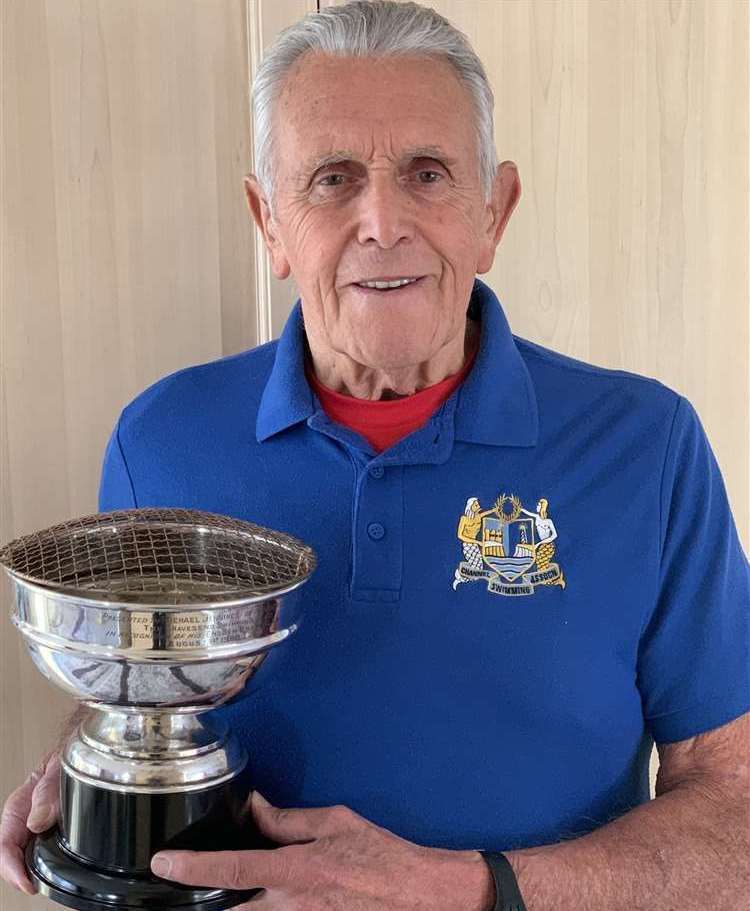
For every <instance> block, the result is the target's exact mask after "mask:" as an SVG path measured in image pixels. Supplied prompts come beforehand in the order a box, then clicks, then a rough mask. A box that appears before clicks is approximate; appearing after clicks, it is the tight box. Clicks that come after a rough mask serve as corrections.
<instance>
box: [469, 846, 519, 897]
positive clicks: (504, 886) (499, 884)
mask: <svg viewBox="0 0 750 911" xmlns="http://www.w3.org/2000/svg"><path fill="white" fill-rule="evenodd" d="M479 853H480V854H481V855H482V857H483V858H484V861H485V863H486V864H487V866H488V867H489V868H490V872H491V873H492V878H493V879H494V881H495V894H496V895H497V900H496V901H495V907H494V908H493V909H492V911H526V905H525V904H524V903H523V898H522V897H521V890H520V889H519V888H518V881H517V880H516V874H515V873H514V872H513V867H512V866H511V865H510V861H509V860H508V858H507V857H506V856H505V855H504V854H500V853H497V852H493V851H480V852H479Z"/></svg>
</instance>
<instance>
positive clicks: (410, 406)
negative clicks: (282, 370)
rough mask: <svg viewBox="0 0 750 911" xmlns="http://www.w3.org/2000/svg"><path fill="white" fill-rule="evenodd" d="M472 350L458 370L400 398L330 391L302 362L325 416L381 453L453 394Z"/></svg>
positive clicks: (468, 367)
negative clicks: (378, 398)
mask: <svg viewBox="0 0 750 911" xmlns="http://www.w3.org/2000/svg"><path fill="white" fill-rule="evenodd" d="M476 353H477V349H476V348H475V349H474V353H473V354H472V355H471V357H470V358H469V359H468V360H467V361H466V363H465V364H464V366H463V367H462V368H461V370H460V371H459V372H458V373H454V374H453V376H447V377H446V378H445V379H444V380H441V381H440V382H439V383H435V384H434V385H433V386H427V387H425V388H424V389H420V390H419V392H415V393H414V394H413V395H407V396H405V397H404V398H402V399H391V400H385V401H383V400H376V401H373V400H371V399H356V398H354V397H353V396H351V395H344V394H343V393H341V392H334V390H333V389H329V388H328V386H324V385H323V384H322V383H321V382H320V380H319V379H318V378H317V377H316V376H315V374H314V372H313V369H312V365H311V364H310V362H309V360H306V362H305V375H306V376H307V381H308V382H309V383H310V386H311V387H312V389H313V391H314V392H315V394H316V395H317V396H318V398H319V399H320V404H321V405H322V407H323V410H324V411H325V413H326V414H327V415H328V417H329V418H330V419H331V420H332V421H335V422H336V423H337V424H343V425H344V426H345V427H348V428H349V429H350V430H353V431H355V432H356V433H359V434H361V435H362V436H363V437H364V438H365V439H366V440H367V441H368V442H369V443H370V444H371V445H372V447H373V448H374V449H375V450H376V451H377V452H382V451H383V450H384V449H388V447H389V446H392V445H393V444H394V443H395V442H396V441H397V440H400V439H401V438H402V437H405V436H407V435H408V434H410V433H413V432H414V431H415V430H416V429H417V428H418V427H421V426H422V425H423V424H425V423H426V422H427V420H428V419H429V418H430V416H431V415H432V414H434V412H435V411H437V409H438V408H439V407H440V406H441V405H442V404H443V402H444V401H445V400H446V399H448V398H450V396H451V395H453V393H454V392H455V391H456V389H458V387H459V386H460V385H461V383H462V382H463V381H464V379H465V378H466V376H467V375H468V373H469V371H470V370H471V368H472V366H473V364H474V359H475V358H476Z"/></svg>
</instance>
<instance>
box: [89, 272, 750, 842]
mask: <svg viewBox="0 0 750 911" xmlns="http://www.w3.org/2000/svg"><path fill="white" fill-rule="evenodd" d="M468 312H469V315H470V316H471V317H472V318H475V319H478V320H480V321H481V341H480V349H479V352H478V354H477V359H476V362H475V364H474V367H473V369H472V371H471V373H470V374H469V376H468V377H467V379H466V380H465V382H464V383H463V385H462V386H461V387H460V388H459V389H458V390H457V391H456V393H454V395H453V396H451V397H450V398H449V399H448V400H447V401H446V402H445V403H444V404H443V405H442V406H441V407H440V408H439V409H438V410H437V411H436V412H435V413H434V414H433V415H432V417H431V418H430V419H429V420H428V421H427V422H426V423H425V424H424V425H423V426H422V427H420V428H419V429H417V430H416V431H414V432H413V433H412V434H410V435H409V436H408V437H406V438H404V439H402V440H400V441H399V442H397V443H396V444H394V445H393V446H392V447H390V448H389V449H387V450H385V451H384V452H382V453H381V454H379V455H378V454H376V453H375V452H374V451H373V449H372V448H371V447H370V446H369V444H368V443H367V442H366V441H365V440H364V439H363V438H362V437H361V436H359V435H358V434H355V433H353V432H351V431H349V430H347V429H346V428H344V427H342V426H339V425H337V424H335V423H333V422H331V421H330V420H329V419H328V418H327V417H326V415H325V413H324V412H323V411H322V410H321V408H320V404H319V402H318V400H317V398H316V397H315V395H314V394H313V393H312V392H311V390H310V388H309V386H308V384H307V381H306V379H305V376H304V370H303V356H304V325H303V319H302V312H301V308H300V304H299V302H297V305H296V306H295V308H294V310H293V311H292V314H291V316H290V317H289V320H288V322H287V324H286V327H285V329H284V331H283V334H282V336H281V338H280V339H279V340H278V341H275V342H271V343H269V344H266V345H262V346H260V347H258V348H255V349H253V350H251V351H247V352H243V353H242V354H239V355H235V356H233V357H228V358H223V359H221V360H218V361H214V362H211V363H209V364H203V365H199V366H195V367H190V368H188V369H186V370H182V371H180V372H178V373H176V374H173V375H171V376H168V377H166V378H164V379H162V380H160V381H159V382H158V383H156V384H155V385H154V386H152V387H150V388H149V389H147V390H146V391H145V392H143V393H142V394H141V395H140V396H138V397H137V398H136V399H135V401H133V402H132V403H131V404H130V405H128V406H127V407H126V408H125V409H124V411H123V412H122V415H121V416H120V419H119V421H118V424H117V427H116V428H115V431H114V433H113V435H112V439H111V440H110V443H109V446H108V448H107V452H106V456H105V460H104V468H103V473H102V479H101V488H100V502H99V507H100V509H101V510H102V511H106V510H111V509H116V508H127V507H133V506H180V507H188V508H195V509H204V510H209V511H211V512H218V513H224V514H227V515H231V516H236V517H238V518H242V519H246V520H249V521H252V522H256V523H259V524H261V525H266V526H268V527H271V528H274V529H278V530H281V531H285V532H288V533H290V534H293V535H296V536H297V537H299V538H301V539H302V540H303V541H305V542H306V543H308V544H310V545H311V546H312V547H313V548H314V549H315V551H316V553H317V556H318V568H317V570H316V571H315V573H314V574H313V576H312V577H311V578H310V580H309V581H308V582H307V583H306V584H305V585H304V586H303V587H302V588H301V589H299V590H298V591H297V592H294V593H292V594H291V595H289V596H288V598H287V601H286V603H285V605H284V608H283V610H284V611H285V612H292V611H293V612H294V615H295V616H298V617H299V618H300V619H301V623H300V627H299V630H298V631H297V633H295V635H294V636H292V637H291V638H290V639H289V640H288V641H286V642H284V643H283V644H281V645H280V646H279V647H277V648H276V649H274V650H272V651H271V652H270V653H269V655H268V657H267V658H266V660H265V662H264V663H263V664H262V665H261V667H260V669H259V670H258V671H257V673H256V675H255V676H254V677H253V678H252V679H251V680H250V681H249V682H248V684H247V686H246V688H245V691H244V692H243V694H242V696H241V697H240V698H236V699H234V700H232V702H230V703H228V704H227V705H225V706H222V707H220V708H217V709H215V710H213V711H214V713H215V715H216V716H222V717H223V718H225V719H226V720H227V721H228V722H229V723H230V725H231V727H232V729H233V730H234V732H235V733H236V734H237V736H238V737H239V738H240V739H241V740H242V741H243V743H244V744H245V746H246V747H247V749H248V752H249V755H250V759H249V762H250V766H251V770H252V774H253V776H254V780H255V783H256V786H257V787H258V788H259V790H260V791H261V792H263V793H264V794H265V795H266V796H267V797H268V798H269V800H271V801H272V802H274V803H275V804H276V805H278V806H286V807H292V806H297V807H312V806H330V805H333V804H339V803H341V804H346V805H347V806H349V807H351V808H352V809H354V810H356V811H357V812H358V813H360V814H362V815H363V816H365V817H366V818H368V819H370V820H372V821H373V822H375V823H377V824H378V825H381V826H384V827H385V828H388V829H390V830H391V831H393V832H396V833H397V834H399V835H401V836H402V837H404V838H408V839H409V840H411V841H414V842H417V843H420V844H424V845H430V846H434V847H445V848H454V849H482V850H494V851H501V850H509V849H512V848H516V847H527V846H531V845H537V844H545V843H550V842H557V841H560V840H561V839H564V838H570V837H575V836H577V835H581V834H584V833H585V832H587V831H590V830H592V829H594V828H597V827H598V826H600V825H602V824H604V823H606V822H608V821H609V820H610V819H613V818H615V817H617V816H619V815H621V814H622V813H624V812H626V811H627V810H629V809H631V808H632V807H634V806H637V805H638V804H640V803H643V802H645V801H646V800H648V799H649V782H648V760H649V755H650V751H651V747H652V745H653V742H654V740H655V741H656V742H657V743H665V742H673V741H677V740H682V739H686V738H688V737H691V736H693V735H695V734H699V733H702V732H704V731H707V730H710V729H712V728H715V727H718V726H720V725H722V724H725V723H726V722H728V721H731V720H733V719H734V718H737V717H739V716H740V715H741V714H743V713H744V712H746V711H748V709H750V570H749V568H748V562H747V558H746V556H745V554H744V553H743V550H742V547H741V544H740V541H739V538H738V535H737V530H736V527H735V523H734V521H733V518H732V515H731V511H730V508H729V504H728V501H727V495H726V490H725V486H724V483H723V480H722V477H721V473H720V471H719V468H718V466H717V464H716V460H715V458H714V455H713V453H712V451H711V448H710V445H709V443H708V440H707V439H706V435H705V433H704V430H703V428H702V426H701V424H700V421H699V419H698V416H697V414H696V413H695V410H694V409H693V407H692V406H691V404H690V403H689V402H688V401H687V400H686V399H685V398H683V397H681V396H680V395H678V394H677V393H675V392H674V391H672V390H671V389H669V388H667V387H666V386H664V385H663V384H661V383H660V382H658V381H656V380H653V379H649V378H646V377H642V376H638V375H636V374H633V373H628V372H626V371H621V370H609V369H605V368H601V367H596V366H593V365H590V364H586V363H583V362H581V361H577V360H574V359H572V358H569V357H565V356H563V355H561V354H559V353H556V352H554V351H551V350H549V349H547V348H544V347H542V346H540V345H537V344H534V343H532V342H529V341H526V340H524V339H521V338H519V337H517V336H514V335H513V334H512V333H511V331H510V328H509V326H508V323H507V320H506V318H505V315H504V313H503V310H502V307H501V305H500V302H499V301H498V299H497V297H496V296H495V294H494V293H493V292H492V291H491V289H490V288H489V287H488V286H487V285H486V284H484V283H483V282H481V281H480V280H478V279H477V280H476V282H475V284H474V288H473V291H472V295H471V300H470V302H469V311H468ZM376 468H382V469H383V471H382V472H380V471H374V472H373V471H372V469H376Z"/></svg>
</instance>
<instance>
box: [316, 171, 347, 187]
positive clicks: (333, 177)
mask: <svg viewBox="0 0 750 911" xmlns="http://www.w3.org/2000/svg"><path fill="white" fill-rule="evenodd" d="M338 178H340V180H338ZM345 179H346V176H345V175H344V174H326V175H325V177H321V178H320V180H319V181H318V183H319V184H320V185H321V186H324V187H340V186H341V184H342V183H343V182H344V180H345ZM328 181H331V183H328ZM334 181H336V182H334Z"/></svg>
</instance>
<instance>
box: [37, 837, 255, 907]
mask: <svg viewBox="0 0 750 911" xmlns="http://www.w3.org/2000/svg"><path fill="white" fill-rule="evenodd" d="M26 866H27V868H28V870H29V873H30V874H31V878H32V880H33V881H34V884H35V885H36V887H37V889H38V890H39V892H40V893H41V894H42V895H45V896H46V897H47V898H50V899H52V901H55V902H58V903H59V904H61V905H65V906H66V907H68V908H78V909H80V911H131V909H133V911H166V909H169V911H222V909H224V908H233V907H235V906H236V905H239V904H242V902H243V901H247V900H248V899H250V898H252V897H253V896H254V895H257V894H258V893H259V892H262V891H263V890H262V889H248V890H245V891H241V892H238V891H234V890H229V889H206V888H200V887H197V886H184V885H181V884H179V883H173V882H170V881H169V880H166V879H160V878H159V877H157V876H154V875H153V874H147V875H140V876H129V875H127V874H121V873H104V872H102V871H100V870H97V869H95V868H94V867H92V866H90V865H89V864H85V863H83V862H82V861H80V860H78V859H76V858H75V857H74V856H73V855H72V854H70V853H69V852H67V851H66V850H65V849H64V848H63V847H62V846H61V845H60V842H59V840H58V829H57V827H56V826H55V827H54V828H52V829H48V830H47V831H46V832H44V833H43V834H41V835H38V836H36V838H34V839H33V840H32V841H31V842H30V843H29V845H28V847H27V848H26Z"/></svg>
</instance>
